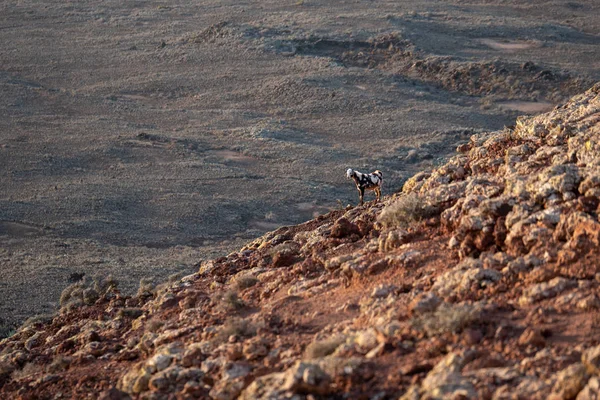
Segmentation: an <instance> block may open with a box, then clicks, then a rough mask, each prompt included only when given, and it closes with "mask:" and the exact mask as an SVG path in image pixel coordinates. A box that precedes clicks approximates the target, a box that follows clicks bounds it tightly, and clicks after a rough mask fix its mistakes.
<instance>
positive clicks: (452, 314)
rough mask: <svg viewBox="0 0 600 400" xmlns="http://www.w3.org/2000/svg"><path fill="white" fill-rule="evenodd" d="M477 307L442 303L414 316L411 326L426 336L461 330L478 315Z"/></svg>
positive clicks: (477, 317) (475, 319) (476, 318)
mask: <svg viewBox="0 0 600 400" xmlns="http://www.w3.org/2000/svg"><path fill="white" fill-rule="evenodd" d="M480 314H481V313H480V310H479V308H477V307H475V306H472V305H469V304H461V305H456V304H442V305H441V306H439V307H438V308H437V310H435V311H434V312H430V313H426V314H423V315H420V316H419V317H416V318H414V319H413V320H412V321H411V322H412V326H413V327H414V328H415V329H417V330H420V331H424V332H425V333H427V335H428V336H430V337H431V336H435V335H439V334H443V333H448V332H451V333H456V332H461V331H462V330H463V329H465V328H466V327H468V326H469V325H471V324H473V323H474V322H475V321H477V320H478V319H479V317H480Z"/></svg>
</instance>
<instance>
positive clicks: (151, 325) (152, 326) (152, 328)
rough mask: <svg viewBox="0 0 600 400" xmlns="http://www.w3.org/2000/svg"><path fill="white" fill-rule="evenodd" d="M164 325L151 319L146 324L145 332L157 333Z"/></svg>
mask: <svg viewBox="0 0 600 400" xmlns="http://www.w3.org/2000/svg"><path fill="white" fill-rule="evenodd" d="M164 324H165V323H164V322H163V321H160V320H158V319H154V318H153V319H151V320H149V321H148V322H146V330H147V331H148V332H158V330H159V329H160V328H162V327H163V325H164Z"/></svg>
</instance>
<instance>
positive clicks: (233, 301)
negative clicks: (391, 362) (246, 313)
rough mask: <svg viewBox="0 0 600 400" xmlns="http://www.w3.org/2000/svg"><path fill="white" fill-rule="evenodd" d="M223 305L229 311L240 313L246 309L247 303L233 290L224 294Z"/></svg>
mask: <svg viewBox="0 0 600 400" xmlns="http://www.w3.org/2000/svg"><path fill="white" fill-rule="evenodd" d="M221 305H222V306H223V308H224V309H225V310H227V311H239V310H241V309H243V308H244V307H246V303H244V301H243V300H242V299H240V297H239V296H238V294H237V292H235V291H233V290H229V291H227V292H225V293H224V294H223V297H222V298H221Z"/></svg>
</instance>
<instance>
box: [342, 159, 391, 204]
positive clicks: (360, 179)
mask: <svg viewBox="0 0 600 400" xmlns="http://www.w3.org/2000/svg"><path fill="white" fill-rule="evenodd" d="M346 177H347V178H348V179H352V180H354V183H355V184H356V189H357V190H358V196H359V198H360V205H361V206H362V205H363V197H364V195H365V190H372V191H374V192H375V195H376V196H377V201H379V200H380V199H381V186H382V185H383V174H382V173H381V171H379V170H377V171H375V172H372V173H370V174H363V173H361V172H358V171H354V170H353V169H352V168H348V169H347V170H346Z"/></svg>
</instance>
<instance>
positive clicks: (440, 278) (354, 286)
mask: <svg viewBox="0 0 600 400" xmlns="http://www.w3.org/2000/svg"><path fill="white" fill-rule="evenodd" d="M599 148H600V84H599V85H596V86H594V87H593V88H592V89H590V90H588V91H587V92H586V93H584V94H581V95H579V96H576V97H574V98H573V99H572V100H571V101H570V102H568V103H566V104H564V105H562V106H560V107H558V108H556V109H555V110H554V111H552V112H550V113H548V114H543V115H539V116H537V117H533V118H527V119H526V118H522V119H519V120H518V121H517V124H516V126H515V127H514V128H506V129H505V130H503V131H500V132H491V133H485V134H482V135H478V136H473V137H472V138H471V140H470V142H469V143H468V144H467V146H466V147H464V148H461V153H460V154H459V155H457V156H456V157H454V158H452V159H451V160H450V161H449V162H448V163H447V164H445V165H442V166H441V167H439V168H437V169H435V170H433V171H431V172H428V173H425V174H421V175H419V176H415V177H413V178H412V179H409V180H408V181H407V183H406V185H405V186H404V191H403V192H402V193H396V194H394V195H392V196H388V197H386V198H384V199H383V201H382V202H381V203H374V202H371V203H367V204H366V205H365V206H364V207H356V208H352V207H348V208H346V209H343V210H338V211H333V212H330V213H329V214H326V215H322V216H319V217H317V218H316V219H314V220H312V221H309V222H306V223H304V224H301V225H296V226H289V227H282V228H280V229H278V230H276V231H274V232H270V233H268V234H266V235H264V236H263V237H261V238H258V239H256V240H254V241H253V242H251V243H248V244H247V245H246V246H245V247H243V248H242V249H240V251H239V252H233V253H231V254H229V255H228V256H226V257H221V258H218V259H215V260H205V261H204V262H202V263H200V264H199V270H198V272H197V273H194V274H192V275H189V276H186V277H184V278H182V279H180V280H174V281H172V282H170V283H167V284H164V285H162V286H161V287H160V288H157V289H155V290H140V292H139V294H138V295H137V296H134V297H131V296H124V295H122V294H121V293H119V290H118V288H117V287H115V286H114V285H112V286H106V287H105V288H104V290H102V291H97V292H96V293H95V294H94V296H93V298H94V301H91V300H89V301H82V302H72V301H70V302H65V306H64V307H63V308H62V309H61V312H60V313H59V314H58V315H55V316H53V317H52V318H50V319H49V320H43V319H40V320H39V321H32V322H30V323H29V324H27V325H25V326H23V327H21V328H20V329H19V330H18V331H17V332H16V333H15V334H14V335H12V336H11V337H9V338H7V339H5V340H3V341H2V342H0V397H1V398H19V396H21V398H31V397H32V396H35V397H38V398H57V397H59V396H58V395H59V394H60V396H62V397H74V398H84V397H87V396H89V397H98V398H129V397H133V398H142V399H169V398H173V396H176V397H177V398H213V399H235V398H241V399H285V398H289V399H305V398H306V399H308V398H319V397H332V398H336V397H341V398H343V397H346V398H402V399H419V398H430V399H479V398H483V399H512V398H527V399H547V398H553V399H573V398H576V399H580V400H581V399H594V398H597V391H598V387H599V378H600V350H599V349H600V347H599V345H600V343H599V340H598V338H599V337H600V323H599V322H598V321H599V320H598V316H597V308H598V295H599V293H598V290H599V288H600V271H598V267H597V265H598V261H599V260H600V249H599V247H598V244H599V243H598V240H599V238H600V223H599V222H598V204H599V203H600V202H599V201H598V196H599V195H600V187H599V186H598V179H597V171H598V168H600V156H599V155H598V154H599V153H598V151H597V150H598V149H599ZM407 196H412V197H411V198H412V199H413V200H414V199H417V200H418V201H419V202H418V203H415V202H412V203H411V202H410V201H407V200H406V199H407ZM414 204H417V205H418V206H417V207H415V206H414ZM409 206H410V207H411V208H410V210H411V213H413V214H407V213H406V212H405V211H406V207H409ZM403 207H404V208H403ZM383 210H386V211H385V218H384V219H385V223H382V221H381V219H380V215H381V214H382V213H383V212H384V211H383ZM414 213H417V215H414ZM407 222H409V223H407ZM86 290H87V289H86ZM84 291H85V290H83V291H82V293H83V292H84ZM73 296H74V295H73ZM73 296H72V297H73ZM75 297H76V296H75ZM88 299H89V298H88Z"/></svg>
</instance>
